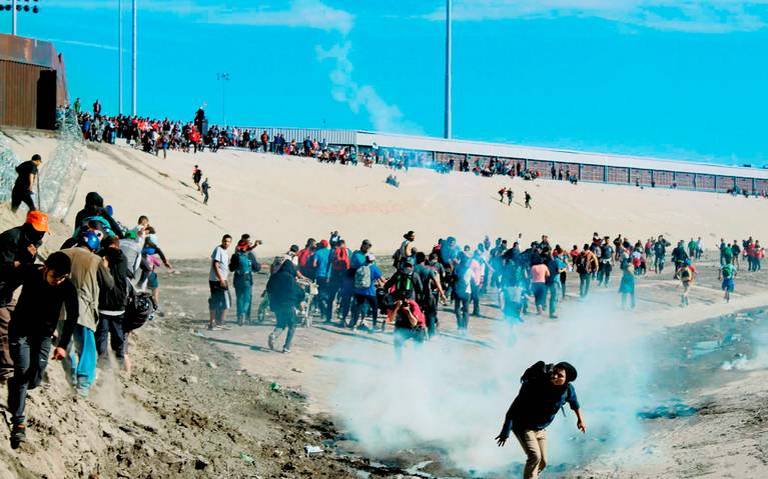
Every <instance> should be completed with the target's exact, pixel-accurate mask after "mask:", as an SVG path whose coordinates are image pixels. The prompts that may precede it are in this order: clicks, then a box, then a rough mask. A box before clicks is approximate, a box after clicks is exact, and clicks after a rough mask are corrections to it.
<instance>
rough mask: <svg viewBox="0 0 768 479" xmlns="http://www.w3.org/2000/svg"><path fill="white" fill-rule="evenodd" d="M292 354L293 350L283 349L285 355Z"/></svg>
mask: <svg viewBox="0 0 768 479" xmlns="http://www.w3.org/2000/svg"><path fill="white" fill-rule="evenodd" d="M290 352H291V348H283V354H288V353H290Z"/></svg>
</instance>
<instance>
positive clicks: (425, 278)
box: [413, 251, 446, 338]
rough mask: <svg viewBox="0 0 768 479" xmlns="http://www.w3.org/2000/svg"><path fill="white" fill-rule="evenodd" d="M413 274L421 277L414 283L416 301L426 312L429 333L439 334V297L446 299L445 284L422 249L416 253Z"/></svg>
mask: <svg viewBox="0 0 768 479" xmlns="http://www.w3.org/2000/svg"><path fill="white" fill-rule="evenodd" d="M430 256H431V255H430ZM435 256H437V255H435ZM437 264H439V263H437ZM413 274H414V276H417V277H418V278H419V281H417V282H415V283H414V285H415V286H417V288H418V289H417V290H416V303H417V304H418V305H419V308H421V311H422V313H424V318H425V319H426V324H427V334H428V336H429V337H430V338H431V337H433V336H434V335H435V334H437V324H438V319H437V310H438V307H437V303H438V299H439V300H441V301H444V302H445V301H446V298H445V293H444V292H443V286H442V283H441V282H440V274H439V273H438V270H437V269H436V268H433V267H430V266H428V263H427V256H426V255H425V254H424V253H422V252H421V251H419V252H417V253H416V266H415V267H414V268H413Z"/></svg>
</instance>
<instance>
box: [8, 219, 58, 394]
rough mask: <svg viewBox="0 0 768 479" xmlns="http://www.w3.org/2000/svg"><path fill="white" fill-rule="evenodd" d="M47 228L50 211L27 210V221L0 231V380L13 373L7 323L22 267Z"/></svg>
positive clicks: (32, 258)
mask: <svg viewBox="0 0 768 479" xmlns="http://www.w3.org/2000/svg"><path fill="white" fill-rule="evenodd" d="M47 232H48V215H46V214H45V213H43V212H41V211H30V212H29V213H27V221H26V222H25V223H24V224H23V225H21V226H17V227H15V228H11V229H9V230H8V231H4V232H3V233H2V234H0V382H2V381H5V380H6V379H8V378H9V377H10V376H11V375H12V374H13V361H12V360H11V356H10V350H9V347H8V323H9V322H10V320H11V313H12V312H13V310H14V307H15V301H14V300H13V293H14V291H16V289H17V288H18V287H19V286H21V280H22V278H21V277H20V274H19V272H20V271H21V269H20V267H22V266H25V265H31V264H33V263H34V262H35V258H36V257H37V249H38V248H39V247H40V245H42V243H43V236H45V233H47Z"/></svg>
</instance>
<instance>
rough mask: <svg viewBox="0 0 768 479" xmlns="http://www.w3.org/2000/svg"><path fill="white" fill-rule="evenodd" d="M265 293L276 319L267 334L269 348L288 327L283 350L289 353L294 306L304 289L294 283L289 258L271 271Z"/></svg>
mask: <svg viewBox="0 0 768 479" xmlns="http://www.w3.org/2000/svg"><path fill="white" fill-rule="evenodd" d="M267 294H269V307H270V308H271V309H272V312H273V313H275V318H276V319H277V324H276V325H275V329H274V330H273V331H272V332H271V333H270V334H269V339H268V344H269V349H272V350H274V349H275V341H276V340H278V339H280V336H281V335H282V334H283V331H285V330H286V329H288V335H287V336H286V337H285V343H284V344H283V352H284V353H289V352H291V341H292V340H293V332H294V331H295V329H296V306H297V305H298V304H299V303H300V302H301V300H302V299H304V291H302V289H301V288H300V287H299V285H298V284H297V283H296V266H294V264H293V263H292V262H291V261H290V260H289V259H284V260H283V262H282V264H280V266H278V267H277V268H276V269H275V270H274V271H273V272H272V275H271V276H270V277H269V281H267Z"/></svg>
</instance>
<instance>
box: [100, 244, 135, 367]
mask: <svg viewBox="0 0 768 479" xmlns="http://www.w3.org/2000/svg"><path fill="white" fill-rule="evenodd" d="M98 254H99V256H101V257H102V258H104V257H106V258H107V261H108V262H109V272H110V273H111V274H112V279H113V280H114V286H113V287H111V288H106V287H104V288H100V289H99V323H98V324H97V325H96V351H97V352H98V354H99V356H100V357H103V356H104V355H105V354H106V352H107V339H109V343H110V344H111V346H112V350H113V351H114V352H115V356H116V357H117V359H118V360H120V361H123V360H124V359H125V331H124V330H123V319H124V318H125V306H126V304H127V302H128V288H129V286H128V263H127V260H126V258H125V254H124V253H123V252H122V251H121V250H120V240H119V239H118V238H117V237H115V236H111V237H106V238H104V239H103V240H102V241H101V251H100V252H99V253H98Z"/></svg>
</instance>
